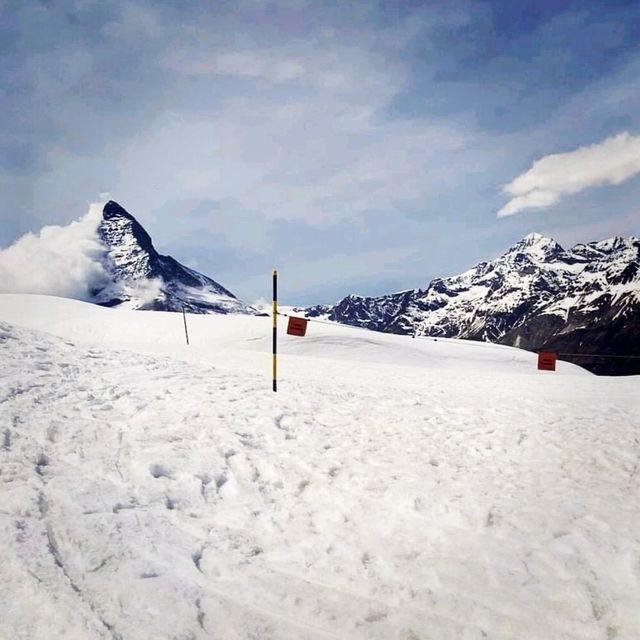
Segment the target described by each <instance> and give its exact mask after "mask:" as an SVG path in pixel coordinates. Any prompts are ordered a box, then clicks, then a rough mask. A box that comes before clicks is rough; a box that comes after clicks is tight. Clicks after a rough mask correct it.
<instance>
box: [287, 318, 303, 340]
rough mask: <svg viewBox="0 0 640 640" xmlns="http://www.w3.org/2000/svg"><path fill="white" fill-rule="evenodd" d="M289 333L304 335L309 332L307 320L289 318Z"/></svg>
mask: <svg viewBox="0 0 640 640" xmlns="http://www.w3.org/2000/svg"><path fill="white" fill-rule="evenodd" d="M287 333H288V334H289V335H291V336H304V335H305V334H306V333H307V320H305V319H304V318H289V324H288V325H287Z"/></svg>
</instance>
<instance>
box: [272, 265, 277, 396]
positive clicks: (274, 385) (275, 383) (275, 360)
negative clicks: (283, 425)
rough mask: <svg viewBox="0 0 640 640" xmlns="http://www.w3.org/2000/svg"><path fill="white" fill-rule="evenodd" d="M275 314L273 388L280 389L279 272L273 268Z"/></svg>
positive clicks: (273, 310)
mask: <svg viewBox="0 0 640 640" xmlns="http://www.w3.org/2000/svg"><path fill="white" fill-rule="evenodd" d="M271 315H272V316H273V361H272V363H271V377H272V379H273V390H274V391H277V390H278V376H277V374H278V272H277V270H276V269H274V270H273V306H272V309H271Z"/></svg>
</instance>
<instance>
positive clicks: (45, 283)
mask: <svg viewBox="0 0 640 640" xmlns="http://www.w3.org/2000/svg"><path fill="white" fill-rule="evenodd" d="M0 291H3V292H10V293H44V294H49V295H61V296H65V297H70V298H76V299H79V300H86V301H89V302H95V303H97V304H100V305H104V306H120V307H122V308H126V309H153V310H156V311H181V310H182V309H183V308H184V309H186V310H187V311H189V312H191V313H224V314H226V313H247V314H252V315H255V314H256V313H257V311H256V310H255V309H253V308H252V307H249V306H247V305H245V304H243V303H242V302H240V301H239V300H237V298H236V297H235V296H234V295H233V294H232V293H231V292H230V291H228V290H227V289H225V288H224V287H223V286H222V285H220V284H219V283H217V282H216V281H215V280H212V279H211V278H209V277H207V276H205V275H203V274H201V273H198V272H197V271H194V270H193V269H189V268H188V267H186V266H184V265H182V264H180V262H178V261H177V260H175V259H174V258H172V257H171V256H163V255H161V254H159V253H158V252H157V251H156V249H155V247H154V246H153V242H152V240H151V237H150V236H149V234H148V233H147V232H146V231H145V229H144V228H143V227H142V225H140V223H139V222H138V221H137V220H136V219H135V218H134V217H133V216H132V215H131V214H130V213H128V212H127V211H126V210H125V209H123V208H122V207H121V206H120V205H119V204H118V203H116V202H113V201H109V202H107V203H106V205H104V207H102V205H98V204H93V205H91V207H90V209H89V213H87V215H85V216H84V217H82V218H81V219H79V220H77V221H75V222H72V223H71V224H69V225H67V226H64V227H61V226H48V227H44V228H43V229H42V231H41V232H40V233H39V234H36V235H34V234H27V235H25V236H23V237H22V238H20V239H19V240H18V241H17V242H15V243H14V244H13V245H12V246H11V247H9V248H7V249H4V250H1V251H0Z"/></svg>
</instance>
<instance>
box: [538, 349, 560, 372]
mask: <svg viewBox="0 0 640 640" xmlns="http://www.w3.org/2000/svg"><path fill="white" fill-rule="evenodd" d="M557 359H558V354H557V353H556V352H555V351H541V352H540V353H539V354H538V369H539V370H540V371H555V370H556V360H557Z"/></svg>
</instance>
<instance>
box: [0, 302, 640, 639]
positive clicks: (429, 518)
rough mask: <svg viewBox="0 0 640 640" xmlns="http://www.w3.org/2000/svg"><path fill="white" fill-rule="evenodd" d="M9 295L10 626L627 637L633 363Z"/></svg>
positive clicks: (1, 344)
mask: <svg viewBox="0 0 640 640" xmlns="http://www.w3.org/2000/svg"><path fill="white" fill-rule="evenodd" d="M188 321H189V331H190V338H191V345H190V346H189V347H187V346H186V345H185V344H184V334H183V327H182V317H181V315H180V314H172V313H158V312H136V313H131V312H126V311H124V310H116V309H105V308H100V307H97V306H94V305H89V304H85V303H81V302H77V301H72V300H65V299H60V298H50V297H46V296H20V295H2V296H0V353H1V354H2V363H3V367H2V370H1V371H0V420H1V421H2V422H1V424H2V425H3V427H2V434H0V443H1V445H2V446H1V447H0V471H1V473H0V545H1V547H2V550H3V551H2V555H1V556H0V637H1V638H11V639H14V638H38V639H39V638H47V639H50V638H78V639H85V638H90V639H92V638H112V639H113V638H121V639H123V640H128V639H135V640H137V639H146V638H183V639H187V638H190V639H197V640H199V639H204V638H220V639H225V640H226V639H233V638H243V639H244V638H265V639H266V638H273V639H278V640H280V639H286V638H296V639H303V638H304V639H307V638H348V639H351V638H354V639H359V638H385V639H386V638H403V639H416V638H420V639H426V638H431V639H441V638H451V639H459V638H462V639H472V638H473V639H475V638H477V639H481V638H492V639H507V638H517V639H540V640H542V639H544V640H548V639H551V638H553V639H556V638H570V639H574V638H575V639H576V640H577V639H580V640H585V639H587V640H591V639H594V640H595V639H603V640H604V639H610V638H616V639H617V640H632V639H636V638H637V637H638V630H639V629H640V607H639V606H638V603H639V602H640V500H639V498H640V489H639V487H640V483H639V481H638V469H639V468H640V464H639V458H640V420H639V418H638V416H639V415H640V401H639V399H638V398H639V396H640V394H638V393H637V392H638V384H639V381H640V379H639V378H637V377H629V378H602V377H596V376H592V375H590V374H588V373H586V372H584V371H583V370H581V369H578V368H577V367H575V366H573V365H570V364H566V363H561V365H560V370H559V371H558V372H557V373H556V374H553V373H548V372H538V371H536V369H535V365H534V362H535V357H534V356H533V354H528V353H526V352H522V351H518V350H514V349H511V348H509V347H500V346H495V345H488V344H476V343H464V342H462V343H460V342H457V341H448V340H438V341H433V340H426V339H411V338H407V337H403V336H392V335H384V334H376V333H372V332H368V331H364V330H359V329H353V328H346V327H341V326H329V325H319V324H315V325H311V326H310V328H309V335H308V337H306V338H293V337H289V338H285V337H283V339H282V341H281V346H282V349H281V350H282V352H283V354H284V355H283V357H282V358H281V373H282V375H281V391H280V392H279V393H278V394H273V393H272V392H271V391H270V381H269V374H270V369H269V364H270V353H269V351H270V339H269V332H270V320H269V319H268V318H261V317H250V316H235V317H233V316H216V315H207V316H189V317H188Z"/></svg>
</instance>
